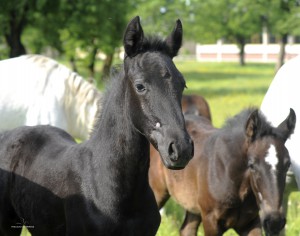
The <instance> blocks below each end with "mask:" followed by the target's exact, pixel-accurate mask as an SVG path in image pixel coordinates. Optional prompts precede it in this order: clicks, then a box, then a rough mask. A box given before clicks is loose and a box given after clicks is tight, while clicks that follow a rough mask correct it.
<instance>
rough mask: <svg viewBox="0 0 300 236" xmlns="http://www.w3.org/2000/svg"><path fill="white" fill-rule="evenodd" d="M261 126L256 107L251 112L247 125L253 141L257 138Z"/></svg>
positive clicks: (247, 132) (246, 128)
mask: <svg viewBox="0 0 300 236" xmlns="http://www.w3.org/2000/svg"><path fill="white" fill-rule="evenodd" d="M259 128H260V119H259V114H258V110H257V109H256V110H254V111H253V112H252V113H251V114H250V116H249V118H248V120H247V123H246V127H245V130H246V135H247V137H248V138H250V140H251V142H252V141H254V140H255V137H256V135H257V132H258V130H259Z"/></svg>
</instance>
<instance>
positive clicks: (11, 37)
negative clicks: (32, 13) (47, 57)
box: [5, 6, 28, 57]
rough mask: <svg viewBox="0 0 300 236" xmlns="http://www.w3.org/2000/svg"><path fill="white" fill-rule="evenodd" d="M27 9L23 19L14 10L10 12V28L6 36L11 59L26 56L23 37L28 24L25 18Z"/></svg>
mask: <svg viewBox="0 0 300 236" xmlns="http://www.w3.org/2000/svg"><path fill="white" fill-rule="evenodd" d="M27 9H28V7H27V6H25V9H24V13H23V16H21V17H17V12H16V11H14V10H12V11H11V12H10V19H9V26H10V28H9V32H8V33H6V34H5V39H6V42H7V44H8V46H9V47H10V52H9V57H17V56H21V55H24V54H26V49H25V47H24V45H23V44H22V41H21V36H22V33H23V30H24V28H25V25H26V23H27V21H26V18H25V17H26V16H25V15H26V13H27Z"/></svg>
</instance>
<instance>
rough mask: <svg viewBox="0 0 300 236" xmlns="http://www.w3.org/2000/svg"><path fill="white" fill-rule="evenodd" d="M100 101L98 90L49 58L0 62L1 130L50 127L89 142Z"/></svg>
mask: <svg viewBox="0 0 300 236" xmlns="http://www.w3.org/2000/svg"><path fill="white" fill-rule="evenodd" d="M101 97H102V94H101V93H100V92H99V91H98V90H97V89H96V87H94V86H93V85H92V84H90V83H88V82H87V81H85V80H84V79H83V78H82V77H81V76H79V75H78V74H77V73H74V72H72V71H71V70H70V69H68V68H67V67H66V66H64V65H62V64H60V63H58V62H57V61H55V60H52V59H50V58H48V57H45V56H42V55H25V56H20V57H17V58H12V59H7V60H3V61H0V130H8V129H12V128H15V127H17V126H22V125H29V126H31V125H38V124H49V125H53V126H56V127H59V128H62V129H64V130H66V131H67V132H68V133H70V134H71V135H72V136H73V137H75V138H78V139H81V140H86V139H87V138H88V136H89V133H90V129H91V128H92V127H93V123H94V120H95V116H96V114H97V112H98V107H99V102H100V101H101Z"/></svg>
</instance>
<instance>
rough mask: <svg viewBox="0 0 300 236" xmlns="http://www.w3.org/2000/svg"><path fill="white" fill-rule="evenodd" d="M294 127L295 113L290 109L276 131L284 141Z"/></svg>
mask: <svg viewBox="0 0 300 236" xmlns="http://www.w3.org/2000/svg"><path fill="white" fill-rule="evenodd" d="M295 126H296V113H295V111H294V110H293V109H292V108H290V114H289V115H288V116H287V118H286V119H285V120H284V121H283V122H282V123H281V124H280V125H278V127H277V130H279V132H281V134H282V135H283V138H284V140H285V141H286V140H287V139H288V138H289V137H290V136H291V134H292V133H293V132H294V129H295Z"/></svg>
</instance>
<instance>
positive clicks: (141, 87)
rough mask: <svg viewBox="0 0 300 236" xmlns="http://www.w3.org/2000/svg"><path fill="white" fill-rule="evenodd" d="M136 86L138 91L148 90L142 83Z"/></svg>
mask: <svg viewBox="0 0 300 236" xmlns="http://www.w3.org/2000/svg"><path fill="white" fill-rule="evenodd" d="M135 88H136V91H138V92H139V93H142V92H144V91H145V90H146V88H145V86H144V85H142V84H136V85H135Z"/></svg>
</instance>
